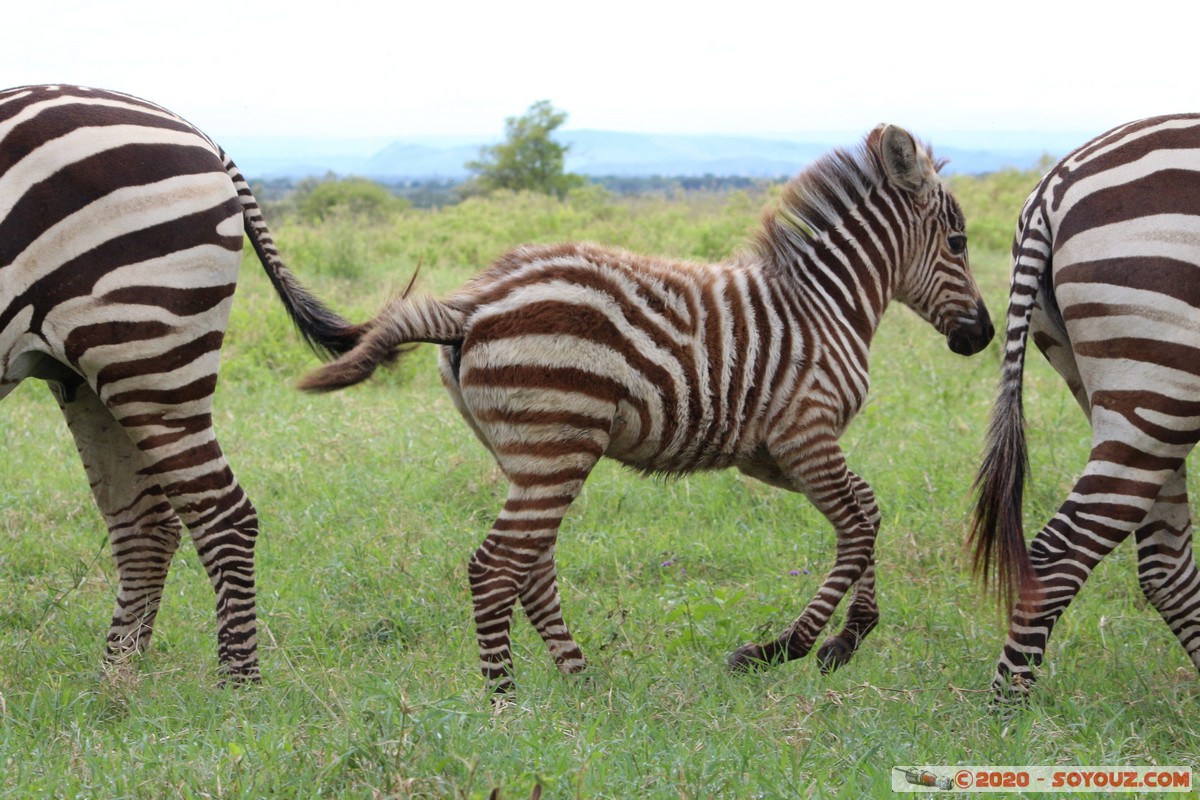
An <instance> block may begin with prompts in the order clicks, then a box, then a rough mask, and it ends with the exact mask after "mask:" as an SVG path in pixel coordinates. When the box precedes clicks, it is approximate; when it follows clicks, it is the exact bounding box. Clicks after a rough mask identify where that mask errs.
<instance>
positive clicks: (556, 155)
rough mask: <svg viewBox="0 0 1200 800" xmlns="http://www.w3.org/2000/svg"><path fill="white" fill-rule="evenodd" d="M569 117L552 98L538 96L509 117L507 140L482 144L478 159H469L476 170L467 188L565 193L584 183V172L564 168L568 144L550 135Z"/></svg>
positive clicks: (474, 191)
mask: <svg viewBox="0 0 1200 800" xmlns="http://www.w3.org/2000/svg"><path fill="white" fill-rule="evenodd" d="M566 120H567V114H566V112H565V111H559V110H557V109H556V108H554V106H552V105H550V101H549V100H539V101H538V102H536V103H534V104H533V105H531V106H530V107H529V109H528V110H527V111H526V112H525V113H524V114H523V115H522V116H519V117H509V118H507V119H506V120H505V121H504V132H505V139H504V141H503V142H501V143H500V144H497V145H492V146H490V147H484V148H482V149H481V150H480V152H479V158H478V159H477V160H475V161H468V162H467V163H466V165H465V166H466V168H467V169H468V170H470V171H471V172H472V173H474V174H475V176H474V178H473V179H472V180H471V183H470V184H469V186H468V191H469V192H471V193H480V194H487V193H489V192H494V191H496V190H497V189H508V190H510V191H514V192H520V191H529V192H541V193H542V194H550V195H555V196H557V197H563V196H564V195H566V193H567V192H568V191H569V190H570V189H573V188H575V187H577V186H582V185H583V177H582V176H580V175H575V174H573V173H569V172H564V171H563V157H564V156H565V155H566V153H567V150H568V148H569V145H564V144H559V143H558V142H556V141H554V139H552V138H551V134H552V133H553V132H554V131H555V129H557V128H558V127H559V126H560V125H562V124H563V123H564V122H566Z"/></svg>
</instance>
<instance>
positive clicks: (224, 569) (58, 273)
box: [0, 86, 358, 679]
mask: <svg viewBox="0 0 1200 800" xmlns="http://www.w3.org/2000/svg"><path fill="white" fill-rule="evenodd" d="M243 230H244V231H245V233H247V234H248V235H249V237H250V240H251V242H252V243H253V245H254V248H255V250H256V251H257V252H258V254H259V257H260V258H261V260H262V262H263V266H264V267H265V268H266V271H267V274H268V275H269V276H270V278H271V281H272V282H273V284H274V285H275V287H276V289H278V291H279V294H280V297H281V299H282V300H283V303H284V305H285V306H286V308H287V310H288V313H289V314H290V315H291V316H292V319H293V320H294V321H295V322H296V324H297V326H298V327H299V328H300V330H301V332H302V333H303V335H304V337H305V338H306V340H307V341H308V342H309V343H310V344H312V345H313V347H314V348H315V349H317V350H318V351H320V352H324V353H340V352H343V351H345V350H346V349H348V348H349V347H350V346H352V345H353V344H354V343H355V341H356V338H357V336H358V330H357V329H356V328H354V327H352V326H350V325H349V324H348V323H346V322H345V321H344V320H342V319H341V318H340V317H338V316H337V315H335V314H333V313H332V312H330V311H329V310H328V309H326V308H324V307H323V306H322V305H321V304H320V303H319V302H318V301H317V300H316V299H315V298H314V297H313V296H312V295H310V294H308V293H307V292H306V291H304V290H303V289H302V288H300V287H299V286H298V285H297V284H296V282H295V279H294V278H293V277H292V275H291V273H290V272H288V270H287V269H286V268H285V267H284V265H283V263H282V262H281V261H280V260H279V256H278V253H277V251H276V249H275V245H274V243H273V242H272V240H271V237H270V234H269V233H268V231H267V229H266V226H265V224H264V223H263V220H262V214H261V213H260V211H259V209H258V205H257V203H256V202H255V200H254V197H253V195H251V193H250V190H249V188H248V187H247V185H246V181H245V180H244V179H243V178H242V176H241V175H240V174H239V173H238V170H237V168H236V167H235V166H234V165H233V162H232V161H230V160H229V158H228V157H227V156H225V154H224V153H223V152H222V151H221V150H220V148H218V147H217V146H216V145H215V144H213V143H212V141H211V140H209V139H208V138H207V137H206V136H205V135H204V134H202V133H200V132H199V131H197V130H196V129H195V128H194V127H192V126H191V125H190V124H188V123H187V122H185V121H184V120H183V119H180V118H179V117H177V116H175V115H174V114H171V113H170V112H168V111H166V110H164V109H162V108H160V107H158V106H156V105H154V104H152V103H148V102H146V101H144V100H139V99H137V98H134V97H129V96H127V95H123V94H117V93H114V92H108V91H100V90H96V89H88V88H83V87H77V86H27V87H21V88H16V89H9V90H6V91H3V92H0V398H3V397H4V396H6V395H7V394H8V393H9V392H10V391H12V390H13V389H14V388H15V387H16V385H17V384H19V383H20V382H21V381H22V380H24V379H26V378H40V379H43V380H45V381H46V382H48V383H49V385H50V387H51V389H52V390H53V392H54V394H55V396H56V398H57V399H58V402H59V405H60V407H61V408H62V411H63V414H64V415H65V417H66V420H67V424H68V425H69V426H70V429H71V432H72V434H73V435H74V437H75V442H76V445H77V446H78V448H79V453H80V456H81V457H82V459H83V463H84V467H85V468H86V470H87V473H88V478H89V481H90V483H91V486H92V491H93V494H94V496H95V499H96V502H97V504H98V505H99V507H100V511H101V512H102V514H103V515H104V518H105V521H106V523H107V525H108V528H109V531H110V539H111V542H112V549H113V555H114V558H115V560H116V565H117V573H118V580H119V587H118V595H117V603H116V610H115V612H114V614H113V621H112V627H111V629H110V631H109V634H108V652H109V655H110V657H112V658H120V657H122V656H124V655H126V654H128V653H131V652H134V651H137V650H142V649H144V648H145V647H146V645H147V644H148V642H149V638H150V634H151V631H152V628H153V624H154V617H155V614H156V612H157V610H158V606H159V602H160V600H161V596H162V588H163V581H164V580H165V579H166V574H167V569H168V567H169V564H170V561H171V556H172V554H173V553H174V551H175V548H176V547H177V545H178V543H179V537H180V533H181V530H182V528H183V527H186V528H187V529H188V531H189V533H190V534H191V536H192V538H193V541H194V542H195V544H196V548H197V550H198V552H199V554H200V558H201V560H202V562H203V564H204V566H205V569H206V570H207V571H208V574H209V576H210V578H211V579H212V582H213V585H214V587H215V589H216V594H217V621H218V647H219V655H220V661H221V665H222V669H223V671H224V672H226V673H227V674H229V675H231V676H234V677H238V678H250V679H253V678H255V677H257V675H258V659H257V649H256V643H257V639H256V633H255V630H256V628H255V611H254V562H253V549H254V541H255V537H256V536H257V533H258V518H257V515H256V513H255V510H254V507H253V506H252V505H251V503H250V500H249V499H248V498H247V497H246V495H245V493H244V492H243V491H242V489H241V487H240V486H239V485H238V483H237V480H236V479H235V478H234V475H233V472H232V471H231V470H230V468H229V465H228V464H227V463H226V461H225V457H224V455H223V454H222V452H221V448H220V446H219V445H218V443H217V438H216V436H215V434H214V433H213V429H212V416H211V409H212V397H213V391H214V388H215V387H216V381H217V364H218V360H219V351H220V347H221V342H222V339H223V337H224V333H225V325H226V322H227V319H228V316H229V309H230V304H231V302H232V297H233V292H234V287H235V284H236V281H237V274H238V267H239V264H240V261H241V251H242V243H243Z"/></svg>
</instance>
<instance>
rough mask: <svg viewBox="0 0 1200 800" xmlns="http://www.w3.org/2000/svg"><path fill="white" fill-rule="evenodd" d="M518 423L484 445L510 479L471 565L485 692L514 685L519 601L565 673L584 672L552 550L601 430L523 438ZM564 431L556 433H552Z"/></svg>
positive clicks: (599, 448)
mask: <svg viewBox="0 0 1200 800" xmlns="http://www.w3.org/2000/svg"><path fill="white" fill-rule="evenodd" d="M523 432H524V433H525V434H527V433H528V429H526V428H523V426H520V425H518V426H514V427H509V426H503V427H500V426H496V427H494V428H493V429H491V430H490V431H487V438H486V441H488V442H489V445H490V446H491V447H492V449H493V452H495V453H496V457H497V460H498V461H499V463H500V466H501V468H502V469H503V470H504V473H505V474H506V475H507V476H508V479H509V490H508V498H507V499H506V501H505V503H504V508H503V510H502V511H501V512H500V516H499V517H498V518H497V519H496V522H495V523H494V524H493V525H492V529H491V531H490V532H489V533H488V535H487V538H486V539H485V540H484V542H483V544H482V545H481V546H480V547H479V549H478V550H476V551H475V554H474V556H473V557H472V558H471V562H470V564H469V565H468V570H467V571H468V574H469V576H470V582H471V596H472V599H473V602H474V608H475V631H476V637H477V639H478V643H479V652H480V668H481V669H482V671H483V675H484V678H485V679H486V680H487V682H488V686H489V688H491V689H492V691H493V692H494V693H502V692H505V691H507V690H508V689H510V688H511V687H512V682H513V681H512V642H511V638H510V626H511V622H512V611H513V606H514V605H515V604H516V601H517V600H518V599H520V601H521V604H522V606H523V607H524V609H525V612H526V614H527V615H528V617H529V619H530V621H531V622H532V623H533V625H534V627H535V628H536V629H537V631H538V633H539V634H540V635H541V637H542V639H543V640H544V641H545V642H546V645H547V647H548V648H549V650H550V654H551V656H552V657H553V658H554V661H555V663H556V664H557V665H558V668H559V670H560V671H562V672H564V673H575V672H581V671H583V670H584V669H586V668H587V662H586V660H585V659H584V657H583V653H582V651H580V649H579V645H577V644H576V643H575V640H574V639H573V638H572V636H571V633H570V631H569V630H568V629H567V626H566V623H565V622H564V620H563V616H562V607H561V603H560V601H559V594H558V576H557V571H556V569H555V562H554V549H555V542H556V541H557V538H558V529H559V525H560V524H561V523H562V518H563V515H564V514H566V512H567V508H568V507H569V506H570V505H571V503H572V502H573V501H574V500H575V498H576V497H577V496H578V495H579V492H580V491H581V490H582V489H583V482H584V481H585V480H586V479H587V476H588V474H589V473H590V472H591V469H592V467H594V466H595V465H596V462H597V461H598V460H599V458H600V454H601V453H603V451H604V445H605V443H606V440H605V439H604V436H603V434H602V433H601V432H600V431H598V430H597V431H591V432H583V433H581V432H579V431H575V430H574V429H571V430H566V431H558V432H544V434H543V436H544V438H542V439H541V440H539V441H535V442H530V441H528V440H527V439H525V438H523V435H522V434H523ZM555 434H561V435H555Z"/></svg>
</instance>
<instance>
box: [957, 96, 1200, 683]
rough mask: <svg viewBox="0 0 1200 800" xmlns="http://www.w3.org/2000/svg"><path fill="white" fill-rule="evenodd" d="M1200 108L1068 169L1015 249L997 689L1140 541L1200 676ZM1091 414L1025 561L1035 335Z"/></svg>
mask: <svg viewBox="0 0 1200 800" xmlns="http://www.w3.org/2000/svg"><path fill="white" fill-rule="evenodd" d="M1197 287H1200V115H1195V114H1188V115H1178V116H1165V117H1155V118H1153V119H1145V120H1141V121H1139V122H1132V123H1129V124H1127V125H1123V126H1121V127H1119V128H1114V129H1113V130H1111V131H1109V132H1108V133H1105V134H1103V135H1101V136H1099V137H1097V138H1096V139H1093V140H1092V141H1090V142H1088V143H1087V144H1085V145H1083V146H1082V147H1080V148H1079V149H1078V150H1076V151H1074V152H1073V153H1071V154H1070V155H1068V156H1067V157H1066V158H1065V159H1063V160H1062V162H1061V163H1059V164H1058V165H1057V166H1056V167H1054V169H1052V170H1051V171H1050V172H1049V173H1048V174H1047V175H1046V176H1045V177H1044V178H1043V179H1042V181H1041V182H1040V183H1039V184H1038V186H1037V188H1036V189H1035V190H1034V191H1033V192H1032V194H1030V196H1029V198H1028V200H1027V201H1026V202H1025V206H1024V208H1023V210H1022V211H1021V216H1020V219H1019V223H1018V227H1017V232H1016V237H1015V239H1014V241H1013V278H1012V290H1011V294H1010V303H1009V309H1008V320H1007V328H1008V333H1007V338H1006V341H1007V349H1006V351H1005V357H1004V365H1003V375H1002V378H1001V383H1000V391H999V397H998V399H997V402H996V406H995V409H994V412H993V419H992V425H991V430H990V433H989V444H988V449H987V454H986V457H985V459H984V462H983V466H982V468H981V470H980V474H979V479H978V481H977V485H978V487H979V497H978V500H977V505H976V510H975V517H974V523H973V526H972V538H973V540H974V545H975V565H976V567H977V569H978V570H980V571H981V572H982V573H983V575H984V576H985V578H986V577H988V576H990V575H991V573H993V572H994V573H995V575H994V577H995V579H996V582H997V584H998V585H999V587H1000V589H1001V591H1002V593H1003V594H1004V595H1005V596H1006V597H1007V598H1008V599H1009V602H1010V606H1011V603H1012V602H1013V601H1017V606H1016V608H1015V610H1014V611H1013V614H1012V620H1011V625H1010V629H1009V633H1008V640H1007V641H1006V642H1005V645H1004V650H1003V652H1002V654H1001V656H1000V660H999V664H998V666H997V669H996V675H995V678H994V681H993V687H994V689H995V691H996V696H997V699H998V700H1012V699H1017V700H1019V699H1022V698H1023V697H1024V696H1025V695H1026V694H1027V692H1028V691H1029V689H1030V688H1031V686H1032V683H1033V679H1034V676H1033V673H1032V668H1033V667H1035V666H1037V665H1038V664H1039V663H1040V662H1041V661H1042V658H1043V656H1044V653H1045V649H1046V642H1047V640H1048V639H1049V637H1050V632H1051V630H1052V628H1053V627H1054V623H1055V621H1056V620H1057V619H1058V618H1059V616H1060V615H1061V614H1062V613H1063V611H1064V610H1065V609H1066V607H1067V605H1068V604H1069V603H1070V602H1071V599H1072V598H1074V597H1075V595H1076V593H1078V591H1079V590H1080V588H1081V587H1082V586H1083V582H1084V581H1085V580H1086V579H1087V577H1088V575H1089V574H1091V571H1092V570H1093V569H1094V568H1095V566H1096V564H1098V563H1099V562H1100V560H1101V559H1102V558H1104V556H1105V555H1107V554H1108V553H1109V551H1111V550H1112V549H1113V548H1114V547H1116V546H1117V545H1118V544H1120V543H1121V541H1122V540H1124V539H1125V538H1126V537H1128V536H1129V534H1131V533H1133V534H1134V535H1135V538H1136V540H1137V551H1138V579H1139V582H1140V584H1141V588H1142V591H1143V592H1144V593H1145V595H1146V597H1147V598H1148V599H1149V600H1150V602H1151V603H1152V604H1153V605H1154V607H1155V608H1156V609H1157V610H1158V612H1159V614H1160V615H1161V616H1162V618H1163V619H1164V620H1165V621H1166V622H1167V624H1168V625H1169V626H1170V627H1171V630H1173V631H1174V632H1175V635H1176V636H1177V637H1178V638H1179V641H1180V643H1182V644H1183V647H1184V649H1185V650H1186V651H1187V653H1188V655H1189V656H1190V657H1191V659H1192V661H1193V663H1195V664H1196V665H1197V667H1200V576H1198V574H1197V571H1196V565H1195V562H1194V560H1193V557H1192V526H1191V520H1190V515H1189V513H1188V504H1187V483H1186V480H1185V465H1184V459H1185V457H1186V456H1187V454H1188V453H1189V452H1190V451H1191V449H1192V447H1193V445H1195V443H1196V441H1197V439H1200V315H1198V313H1197V310H1198V309H1200V290H1198V288H1197ZM1030 335H1032V337H1033V341H1034V343H1035V344H1036V345H1037V346H1038V348H1039V349H1040V350H1041V351H1042V353H1043V354H1044V355H1045V356H1046V358H1047V359H1048V360H1049V361H1050V363H1051V365H1053V367H1054V369H1055V370H1057V371H1058V373H1059V374H1060V375H1061V376H1062V377H1063V379H1064V380H1065V381H1066V382H1067V385H1068V386H1069V387H1070V389H1071V391H1072V393H1073V394H1074V395H1075V399H1076V400H1077V401H1078V402H1079V405H1080V407H1081V408H1082V409H1083V412H1084V414H1086V415H1087V416H1088V418H1089V420H1090V422H1091V426H1092V449H1091V453H1090V455H1089V457H1088V463H1087V466H1086V468H1085V469H1084V472H1083V475H1082V477H1080V478H1079V480H1078V482H1077V483H1076V484H1075V487H1074V489H1073V490H1072V492H1071V494H1070V495H1069V496H1068V498H1067V500H1066V502H1064V503H1063V505H1062V507H1061V508H1060V509H1059V511H1058V513H1056V514H1055V515H1054V517H1053V519H1051V520H1050V521H1049V522H1048V523H1047V524H1046V526H1045V527H1044V528H1043V529H1042V530H1041V532H1039V533H1038V534H1037V536H1035V537H1034V538H1033V541H1032V542H1031V544H1030V545H1029V550H1028V552H1026V548H1025V540H1024V538H1023V535H1022V530H1021V495H1022V484H1023V482H1024V474H1025V466H1026V450H1025V435H1024V419H1023V411H1022V405H1021V382H1022V372H1023V369H1024V363H1025V347H1026V342H1027V340H1028V338H1029V336H1030Z"/></svg>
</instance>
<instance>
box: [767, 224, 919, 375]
mask: <svg viewBox="0 0 1200 800" xmlns="http://www.w3.org/2000/svg"><path fill="white" fill-rule="evenodd" d="M806 244H807V246H806V247H805V248H803V249H801V250H799V251H797V252H796V253H795V257H794V258H793V259H791V261H790V263H789V264H788V269H787V271H786V273H787V275H788V277H789V278H790V281H789V282H790V283H792V284H793V286H794V294H795V296H796V298H797V300H798V302H799V303H800V304H801V306H802V307H803V309H804V314H805V317H807V318H808V319H811V320H813V321H814V322H817V323H818V325H819V326H820V327H821V328H822V329H825V330H829V331H830V332H831V333H835V332H836V335H837V336H839V337H841V338H844V339H846V340H847V343H848V346H849V347H850V348H851V349H852V351H853V352H854V354H855V356H856V359H855V360H856V361H861V363H862V369H863V371H864V373H865V371H866V360H867V350H868V348H869V347H870V345H871V340H872V338H874V336H875V331H876V329H877V328H878V327H879V322H880V320H881V319H882V317H883V312H884V311H885V310H886V308H887V306H888V303H889V302H890V301H891V299H892V296H893V295H894V293H895V285H896V278H895V275H896V270H895V268H894V267H893V265H892V260H891V259H890V258H888V259H879V258H868V257H867V256H866V253H865V252H864V251H863V250H861V249H860V248H858V247H857V246H856V245H855V244H854V242H853V241H852V240H849V239H848V238H847V237H846V234H845V232H844V231H839V232H837V233H835V234H834V235H827V234H822V235H820V236H814V237H812V239H811V240H810V241H809V242H808V243H806Z"/></svg>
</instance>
